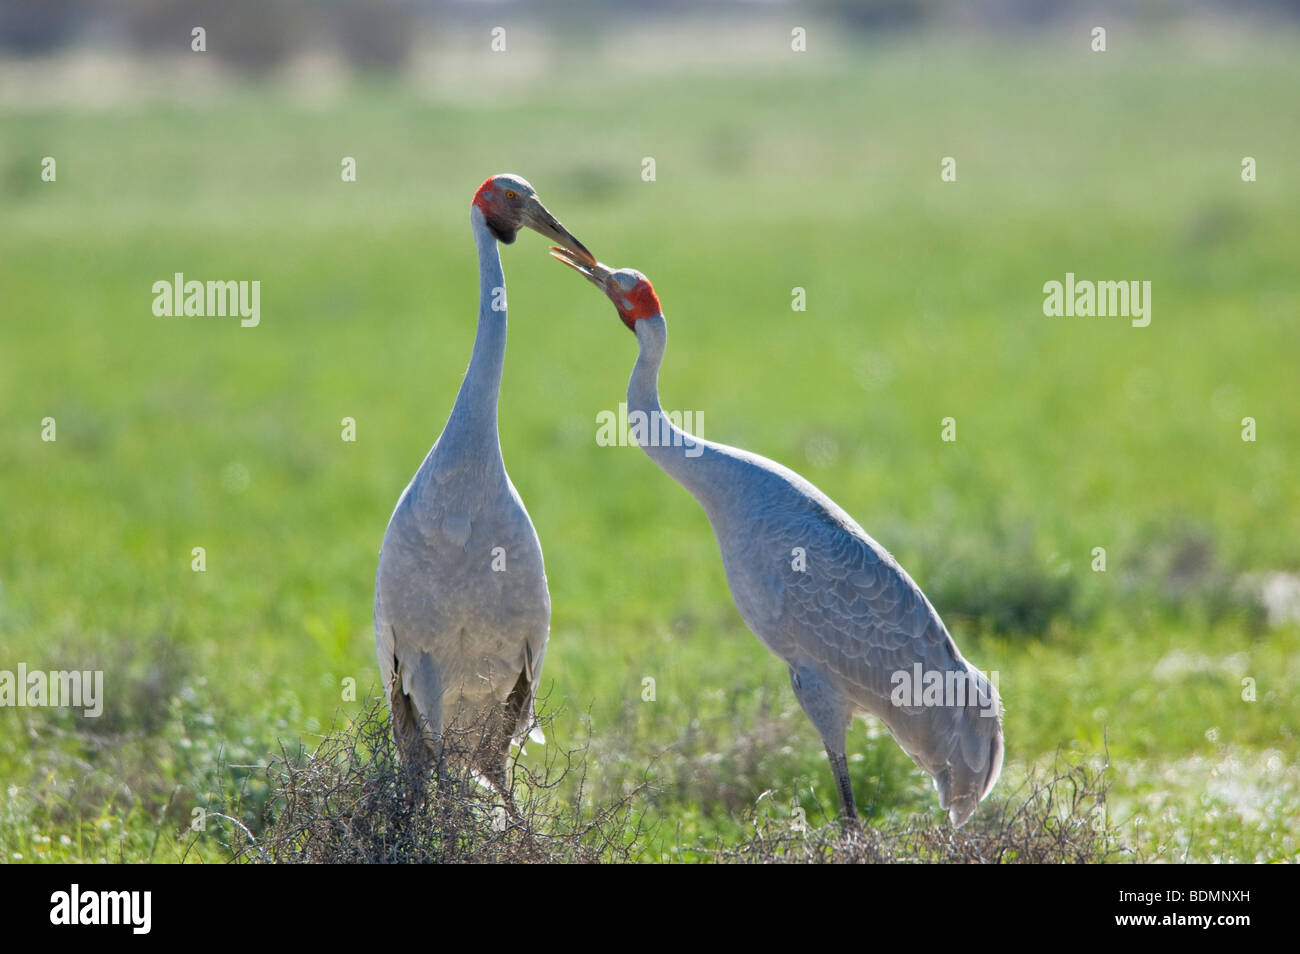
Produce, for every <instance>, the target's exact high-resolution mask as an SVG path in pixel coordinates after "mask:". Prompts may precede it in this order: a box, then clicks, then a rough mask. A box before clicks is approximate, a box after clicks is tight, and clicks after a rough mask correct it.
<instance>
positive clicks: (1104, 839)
mask: <svg viewBox="0 0 1300 954" xmlns="http://www.w3.org/2000/svg"><path fill="white" fill-rule="evenodd" d="M1109 785H1110V783H1109V781H1107V779H1106V767H1105V766H1104V765H1103V766H1101V767H1100V768H1097V767H1092V766H1089V765H1086V764H1081V765H1075V766H1072V767H1067V768H1065V769H1064V770H1063V769H1062V768H1061V767H1060V764H1059V759H1058V763H1057V765H1055V766H1054V767H1053V769H1052V772H1051V774H1050V776H1049V777H1046V778H1044V777H1041V776H1039V775H1037V774H1036V773H1035V774H1031V775H1030V776H1029V777H1028V778H1027V779H1026V780H1025V782H1024V783H1023V784H1022V785H1021V786H1020V787H1019V788H1018V789H1016V790H1015V791H1013V792H1011V793H1009V794H1008V795H1005V796H1003V797H1001V798H999V799H997V800H996V801H988V802H985V803H984V804H983V805H981V806H980V809H979V811H978V812H977V813H976V815H975V817H974V818H972V819H971V821H970V823H969V824H967V825H966V827H964V828H959V829H955V828H952V827H951V826H949V825H948V823H947V821H946V819H945V818H944V817H943V816H941V815H939V814H938V813H935V814H933V815H930V816H918V817H916V818H912V819H910V820H908V821H905V822H899V823H896V824H889V825H885V826H883V827H872V826H870V825H863V826H860V827H859V828H858V829H857V830H849V831H844V830H842V829H841V828H840V826H839V825H838V824H830V825H827V826H825V827H822V828H810V829H809V830H808V831H806V832H799V831H796V830H794V828H793V827H792V825H791V823H790V821H789V820H788V819H775V818H771V817H767V818H761V819H759V818H755V820H754V833H753V835H752V836H751V837H750V838H749V840H748V841H746V842H745V843H744V844H741V845H738V846H732V847H722V848H719V849H717V850H715V851H712V852H710V853H709V854H711V855H712V856H713V857H714V858H715V859H716V860H719V861H727V862H733V863H740V864H782V863H784V864H886V863H891V864H901V863H946V864H1009V863H1020V864H1081V863H1100V862H1107V861H1117V860H1120V856H1121V855H1123V854H1124V850H1123V849H1122V848H1121V847H1120V844H1119V837H1118V834H1117V833H1116V831H1115V830H1114V829H1113V828H1112V827H1111V825H1110V822H1109V819H1108V818H1107V815H1106V792H1107V789H1108V788H1109ZM995 797H996V796H995Z"/></svg>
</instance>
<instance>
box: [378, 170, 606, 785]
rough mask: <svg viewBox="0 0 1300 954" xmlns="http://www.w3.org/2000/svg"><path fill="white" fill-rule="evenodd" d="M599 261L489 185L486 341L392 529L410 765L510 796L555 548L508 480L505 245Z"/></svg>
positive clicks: (478, 210) (388, 612) (391, 594)
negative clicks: (472, 777) (453, 768)
mask: <svg viewBox="0 0 1300 954" xmlns="http://www.w3.org/2000/svg"><path fill="white" fill-rule="evenodd" d="M525 226H526V227H528V228H531V229H533V230H534V231H537V232H540V233H541V234H542V235H544V236H546V237H547V238H549V239H551V240H552V241H555V242H559V243H560V244H561V245H564V246H565V247H567V248H569V249H572V250H573V251H572V254H573V255H574V256H575V258H576V259H577V260H579V261H587V260H590V261H591V262H595V258H594V257H593V256H592V255H591V253H590V252H588V251H587V249H586V248H585V247H584V246H583V245H582V243H581V242H579V241H578V240H577V239H576V238H574V236H573V235H572V234H570V232H569V231H568V230H567V229H565V228H564V226H563V225H561V224H560V223H559V221H558V220H557V219H556V218H555V216H553V215H552V214H551V213H550V212H548V211H547V209H546V207H545V206H544V205H542V203H541V201H540V200H539V199H538V198H537V194H536V193H535V192H534V191H533V188H532V186H530V185H529V184H528V183H527V182H525V181H524V180H523V179H521V178H519V177H518V176H513V175H498V176H493V177H492V178H490V179H488V180H486V181H485V182H484V183H483V184H482V186H480V187H479V189H478V191H477V192H476V193H475V194H474V200H473V203H472V205H471V206H470V228H471V230H472V231H473V234H474V244H475V245H476V246H477V247H478V263H479V310H478V329H477V332H476V334H475V337H474V350H473V354H472V356H471V357H470V361H469V368H468V370H467V371H466V372H465V378H464V380H463V381H462V382H461V386H460V391H459V393H458V394H457V395H456V403H455V404H454V405H453V407H452V410H451V416H450V417H449V418H448V419H447V424H446V426H445V427H444V428H443V430H442V434H441V435H440V436H439V437H438V439H437V441H435V442H434V445H433V448H432V450H430V451H429V453H428V455H427V456H426V457H425V458H424V463H422V464H421V465H420V468H419V470H417V471H416V473H415V476H414V477H413V478H412V480H411V482H410V484H409V485H408V486H407V487H406V489H405V490H404V491H403V492H402V495H401V497H400V498H399V499H398V501H397V506H396V508H395V509H394V510H393V515H392V517H391V518H390V519H389V521H388V529H387V531H386V532H385V533H384V542H383V545H382V547H381V548H380V551H379V570H378V573H377V574H376V578H375V644H376V650H377V652H378V656H379V670H380V673H381V674H382V676H383V683H384V689H385V691H386V693H387V698H388V706H389V714H390V718H391V723H392V728H393V737H394V739H395V741H396V742H397V745H398V750H399V752H400V753H401V754H402V756H403V758H404V759H407V760H410V761H411V762H413V763H416V764H422V765H426V766H427V765H429V764H432V765H435V766H436V768H437V770H438V772H439V774H440V775H441V774H442V773H443V772H444V771H446V769H447V768H448V763H449V762H450V763H454V764H456V765H457V766H461V765H464V766H468V767H469V768H470V769H471V770H473V771H476V772H478V773H479V774H480V775H481V776H482V777H483V778H484V779H486V780H487V781H488V782H489V783H490V784H491V785H492V786H493V787H495V788H496V789H497V790H498V791H500V792H501V793H502V794H503V795H506V796H507V798H508V794H507V791H506V765H507V761H508V758H509V754H510V744H511V742H512V741H514V742H522V741H523V739H524V737H525V736H526V735H529V734H531V735H532V736H533V737H534V738H535V739H536V740H537V741H542V739H541V737H540V733H538V732H537V731H536V728H535V727H536V720H535V719H534V717H533V699H534V696H535V694H536V691H537V684H538V679H539V676H540V674H541V670H542V661H543V659H544V657H545V654H546V641H547V637H548V634H549V632H550V618H551V599H550V594H549V592H548V591H547V587H546V570H545V567H544V566H543V563H542V548H541V544H540V543H539V542H538V539H537V532H536V531H535V530H534V529H533V524H532V521H531V520H530V519H529V517H528V511H527V510H525V509H524V503H523V501H522V500H521V499H520V498H519V494H518V492H517V491H516V490H515V488H514V485H513V484H512V483H511V482H510V478H509V477H508V476H507V475H506V469H505V464H504V463H503V461H502V458H501V444H500V441H499V439H498V435H497V397H498V393H499V391H500V385H501V369H502V364H503V362H504V360H505V348H506V307H505V305H506V301H505V276H504V274H503V272H502V270H501V256H500V253H499V251H498V249H497V242H498V241H500V242H505V243H507V244H509V243H511V242H513V241H514V240H515V236H516V235H517V234H518V232H519V230H520V229H521V228H523V227H525Z"/></svg>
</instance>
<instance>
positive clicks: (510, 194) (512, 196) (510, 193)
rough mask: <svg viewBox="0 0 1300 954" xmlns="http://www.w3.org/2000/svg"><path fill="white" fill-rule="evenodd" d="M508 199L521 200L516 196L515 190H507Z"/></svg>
mask: <svg viewBox="0 0 1300 954" xmlns="http://www.w3.org/2000/svg"><path fill="white" fill-rule="evenodd" d="M506 198H507V199H517V198H519V196H517V195H515V190H514V189H506Z"/></svg>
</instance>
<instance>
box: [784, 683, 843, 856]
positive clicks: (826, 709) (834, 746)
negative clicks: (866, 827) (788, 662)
mask: <svg viewBox="0 0 1300 954" xmlns="http://www.w3.org/2000/svg"><path fill="white" fill-rule="evenodd" d="M790 685H791V686H793V687H794V694H795V698H797V699H798V700H799V705H800V706H802V707H803V711H804V712H805V713H807V715H808V718H809V719H810V720H812V724H813V725H814V726H816V728H817V731H818V733H819V734H820V735H821V737H822V744H823V745H825V746H826V755H827V757H828V758H829V759H830V761H831V774H832V775H833V776H835V790H836V792H838V793H839V796H840V822H841V824H842V825H843V826H844V828H845V829H846V830H856V829H857V827H858V806H857V803H856V802H855V801H854V799H853V782H852V780H851V779H850V778H849V760H848V759H847V758H845V756H844V745H845V742H846V740H847V738H848V731H849V720H850V719H852V718H853V709H852V707H851V706H850V705H849V704H848V702H846V701H845V699H844V697H843V696H842V695H841V694H840V693H839V691H838V690H836V688H835V687H834V686H832V685H831V684H830V682H828V681H827V680H826V678H825V677H823V676H822V674H821V673H820V672H818V671H817V670H816V669H813V668H812V667H810V666H798V667H796V666H791V667H790Z"/></svg>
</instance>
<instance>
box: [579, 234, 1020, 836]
mask: <svg viewBox="0 0 1300 954" xmlns="http://www.w3.org/2000/svg"><path fill="white" fill-rule="evenodd" d="M556 257H557V258H559V259H560V260H561V261H564V262H565V264H567V265H569V266H570V267H572V268H574V269H575V270H577V271H579V272H580V273H582V274H584V275H585V276H586V277H587V278H589V279H590V280H592V281H593V282H594V283H595V284H597V285H599V286H600V287H601V288H602V289H603V290H604V291H605V292H606V294H607V295H609V297H610V298H611V299H612V300H613V301H614V303H615V306H616V307H617V308H618V309H619V313H620V316H621V317H622V318H623V321H624V323H625V324H627V325H628V326H629V327H630V328H632V330H633V331H634V332H635V333H636V336H637V341H638V343H639V345H640V353H639V356H638V358H637V361H636V365H635V366H634V368H633V371H632V376H631V379H630V381H629V382H628V391H627V400H628V414H629V417H631V415H632V414H633V413H635V412H637V411H640V412H642V413H643V414H645V415H646V419H647V420H648V421H650V422H651V423H650V425H649V427H648V428H647V435H646V436H649V437H651V439H650V440H643V441H641V443H642V448H643V450H644V451H645V452H646V454H648V455H649V456H650V457H651V459H653V460H654V461H655V463H657V464H658V465H659V466H660V467H661V468H662V469H663V470H664V471H665V472H666V473H667V474H668V475H669V476H671V477H673V478H674V479H675V480H677V481H678V482H679V483H680V484H682V486H684V487H685V488H686V489H687V490H688V491H690V493H691V494H692V495H693V496H694V497H695V499H696V500H697V501H699V503H700V505H701V506H702V507H703V508H704V511H705V513H706V514H707V516H708V519H709V523H710V524H711V526H712V527H713V531H714V534H715V536H716V537H717V541H718V547H719V549H720V550H721V553H722V562H723V566H724V567H725V569H726V574H727V583H728V585H729V586H730V588H731V593H732V597H733V598H734V600H735V603H736V607H737V609H738V610H739V611H740V615H741V617H742V618H743V619H744V621H745V623H746V625H747V626H748V627H749V628H750V629H751V630H752V631H753V633H754V634H755V635H756V636H757V637H758V639H759V640H760V641H761V642H762V643H763V644H764V645H765V646H767V648H768V649H770V650H771V651H772V652H773V653H775V654H776V655H777V656H778V657H780V658H781V659H782V660H783V661H784V662H785V663H786V665H787V667H788V668H789V672H790V680H791V685H792V686H793V687H794V691H795V695H796V697H797V698H798V700H799V704H800V705H801V706H802V707H803V710H804V711H805V712H806V713H807V714H808V717H809V718H810V719H811V720H812V722H813V724H814V725H815V726H816V728H817V730H818V732H819V733H820V735H821V737H822V741H823V743H824V744H825V746H826V751H827V755H828V757H829V759H830V762H831V768H832V772H833V774H834V776H835V782H836V787H837V789H838V792H839V795H840V799H841V807H842V809H843V811H844V814H845V815H846V817H848V818H853V817H855V816H856V805H855V802H854V799H853V792H852V787H851V784H850V780H849V774H848V764H847V759H846V756H845V751H844V749H845V739H846V734H847V729H848V725H849V722H850V720H851V719H852V716H853V714H854V713H857V712H865V713H869V714H871V715H873V716H875V717H877V718H879V719H880V720H881V721H882V722H883V723H884V724H885V725H886V726H887V727H888V728H889V731H890V732H891V734H892V735H893V737H894V739H895V740H896V741H897V742H898V744H899V745H900V746H901V747H902V748H903V750H904V751H905V752H907V753H908V755H910V756H911V757H912V759H913V760H914V761H915V762H916V763H917V764H918V765H919V766H920V767H921V768H923V769H925V770H926V771H927V772H929V773H930V775H931V776H933V778H934V783H935V787H936V789H937V790H938V793H939V802H940V805H941V806H942V807H943V808H944V809H945V810H947V812H948V814H949V818H950V820H951V821H952V822H953V824H955V825H962V824H964V823H965V822H966V821H967V820H968V819H969V818H970V816H971V814H972V813H973V812H974V811H975V809H976V806H977V805H978V804H979V801H980V800H981V799H982V798H983V797H984V796H985V795H987V794H988V792H989V790H990V789H991V788H992V787H993V785H994V783H995V782H996V781H997V778H998V774H999V772H1000V771H1001V767H1002V754H1003V750H1002V721H1001V703H1000V699H999V698H998V694H997V691H996V689H995V688H994V687H993V686H992V685H991V684H990V682H989V681H988V680H987V679H986V678H985V677H984V676H983V675H982V674H980V673H979V672H978V670H976V669H975V668H974V667H973V666H971V665H970V664H969V663H968V662H967V661H966V660H965V659H964V658H963V657H962V655H961V653H960V652H959V651H958V649H957V646H956V644H955V643H954V642H953V639H952V637H951V636H950V635H949V633H948V630H947V629H946V628H945V626H944V624H943V621H942V620H941V619H940V618H939V614H938V613H937V612H935V609H934V607H933V606H931V605H930V602H929V600H927V599H926V597H925V595H924V594H923V593H922V592H921V590H920V588H919V587H918V586H917V585H916V584H915V583H914V582H913V581H912V579H911V577H909V576H908V575H907V573H906V572H905V571H904V570H903V568H902V567H901V566H899V565H898V563H897V562H896V561H895V560H894V558H893V557H892V556H891V555H890V554H889V553H888V552H887V551H886V550H885V549H884V547H882V546H880V544H878V543H877V542H876V541H875V540H873V539H872V538H871V537H870V536H868V535H867V533H866V532H865V531H863V529H862V528H861V527H859V526H858V525H857V523H855V522H854V520H853V519H852V518H851V517H850V516H849V515H848V514H847V513H845V512H844V511H843V510H842V509H841V508H840V507H839V506H837V505H836V504H835V502H834V501H832V500H831V499H830V498H829V497H827V496H826V495H825V494H824V493H822V492H821V491H820V490H818V489H817V488H816V487H814V486H813V485H812V484H811V483H809V482H808V481H807V480H805V479H804V478H803V477H801V476H800V475H798V474H796V473H795V472H794V471H791V470H789V469H788V468H785V467H783V466H781V465H780V464H777V463H775V462H773V461H770V460H768V459H767V458H764V457H760V456H759V455H757V454H752V453H749V452H748V451H744V450H740V449H738V448H734V447H729V446H727V445H725V444H718V443H715V442H712V441H707V440H701V439H699V438H696V437H693V436H692V435H690V434H686V433H685V432H683V431H682V430H681V429H680V428H678V427H677V426H676V425H675V424H673V423H672V421H671V420H669V419H668V418H667V417H665V416H664V415H663V413H662V409H661V406H660V403H659V391H658V373H659V366H660V364H661V362H662V359H663V353H664V347H665V345H666V343H667V324H666V322H665V319H664V317H663V314H662V310H661V308H660V307H659V300H658V298H657V297H656V296H655V294H654V290H653V288H651V286H650V283H649V282H648V281H647V280H646V279H645V276H643V275H641V273H639V272H636V271H633V270H631V269H620V270H618V271H611V270H610V269H607V268H605V267H604V266H602V265H599V264H598V265H596V266H594V267H593V266H587V265H584V264H583V263H580V262H575V261H573V260H572V259H571V257H568V256H565V255H564V254H563V253H557V254H556ZM918 666H919V667H920V668H919V670H918V669H917V668H916V667H918ZM918 672H919V673H920V674H921V675H922V677H923V679H924V678H929V679H931V682H932V683H933V681H934V680H938V681H939V682H940V683H941V684H943V683H946V686H945V687H944V688H945V689H949V690H956V692H952V691H949V693H948V694H947V695H944V696H941V698H940V701H939V704H934V700H933V698H932V697H927V696H926V695H924V694H923V693H922V692H921V686H920V685H917V686H915V688H916V689H917V692H916V694H915V695H912V696H910V697H904V696H902V695H901V693H900V687H901V686H902V684H903V680H904V679H906V680H913V678H914V677H915V676H916V675H917V674H918ZM910 684H911V683H910V682H909V685H910Z"/></svg>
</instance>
